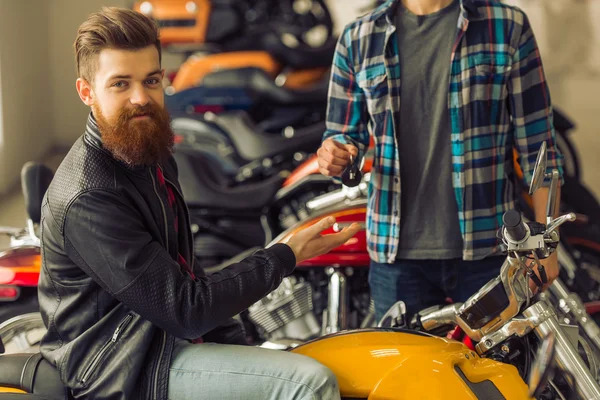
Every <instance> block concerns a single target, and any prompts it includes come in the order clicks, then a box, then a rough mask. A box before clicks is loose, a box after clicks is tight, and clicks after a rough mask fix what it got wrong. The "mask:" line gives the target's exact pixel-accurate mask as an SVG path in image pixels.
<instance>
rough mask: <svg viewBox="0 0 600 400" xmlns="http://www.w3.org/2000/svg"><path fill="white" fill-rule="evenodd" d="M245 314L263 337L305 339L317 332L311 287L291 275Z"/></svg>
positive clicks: (318, 327) (271, 338) (317, 325)
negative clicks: (261, 332) (260, 331)
mask: <svg viewBox="0 0 600 400" xmlns="http://www.w3.org/2000/svg"><path fill="white" fill-rule="evenodd" d="M248 311H249V315H248V316H249V318H250V320H251V321H252V322H254V323H255V324H256V325H257V326H258V327H259V328H260V329H261V330H262V331H264V333H263V335H262V336H263V337H264V338H266V339H267V340H271V341H273V340H280V339H292V340H300V341H305V340H308V339H310V338H313V337H315V336H316V335H318V334H319V332H320V326H319V323H318V322H317V318H316V317H315V315H314V313H313V301H312V288H311V286H310V284H308V283H307V282H304V281H298V279H297V278H296V277H294V276H290V277H288V278H285V279H284V280H283V282H282V283H281V285H279V287H278V288H277V289H275V290H274V291H273V292H271V293H270V294H269V295H268V296H267V297H265V298H264V299H262V300H260V301H259V302H257V303H254V304H253V305H252V306H251V307H250V308H249V309H248Z"/></svg>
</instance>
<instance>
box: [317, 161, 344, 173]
mask: <svg viewBox="0 0 600 400" xmlns="http://www.w3.org/2000/svg"><path fill="white" fill-rule="evenodd" d="M318 163H319V167H320V168H322V169H325V170H327V171H329V172H332V173H334V174H335V173H341V172H342V171H343V170H344V168H345V167H346V166H345V165H335V164H332V163H329V162H327V161H325V160H318Z"/></svg>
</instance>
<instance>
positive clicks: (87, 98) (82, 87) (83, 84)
mask: <svg viewBox="0 0 600 400" xmlns="http://www.w3.org/2000/svg"><path fill="white" fill-rule="evenodd" d="M75 86H77V93H78V94H79V98H80V99H81V101H83V103H84V104H85V105H86V106H91V105H92V104H94V96H93V90H92V85H91V84H90V83H89V82H88V81H86V80H85V79H83V78H78V79H77V82H76V83H75Z"/></svg>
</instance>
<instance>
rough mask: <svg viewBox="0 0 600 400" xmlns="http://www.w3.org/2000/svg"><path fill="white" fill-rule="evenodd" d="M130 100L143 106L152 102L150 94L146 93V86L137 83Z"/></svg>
mask: <svg viewBox="0 0 600 400" xmlns="http://www.w3.org/2000/svg"><path fill="white" fill-rule="evenodd" d="M129 101H130V102H131V104H134V105H139V106H142V107H143V106H145V105H146V104H148V102H150V96H148V93H146V88H144V86H143V85H136V86H134V88H133V91H132V93H131V97H130V99H129Z"/></svg>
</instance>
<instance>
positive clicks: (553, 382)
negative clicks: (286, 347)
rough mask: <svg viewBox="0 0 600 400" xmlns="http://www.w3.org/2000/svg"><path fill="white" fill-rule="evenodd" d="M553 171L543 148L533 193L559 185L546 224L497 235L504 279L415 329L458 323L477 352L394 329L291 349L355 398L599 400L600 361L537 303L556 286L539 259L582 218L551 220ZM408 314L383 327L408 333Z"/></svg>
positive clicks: (515, 221) (391, 315)
mask: <svg viewBox="0 0 600 400" xmlns="http://www.w3.org/2000/svg"><path fill="white" fill-rule="evenodd" d="M545 171H546V146H545V144H544V145H543V146H542V148H541V150H540V153H539V154H538V160H537V164H536V168H535V171H534V180H533V182H532V184H531V188H530V193H531V194H533V192H535V191H536V190H537V189H539V187H540V186H541V185H542V183H543V181H544V179H545V178H546V177H550V178H551V186H550V194H549V200H548V203H549V204H548V218H547V224H538V223H535V222H529V223H526V222H525V221H524V220H523V219H522V217H521V214H520V213H518V212H516V211H508V212H506V213H505V214H504V216H503V222H504V226H503V228H502V229H501V230H500V231H499V234H498V236H499V238H500V239H501V240H502V242H503V244H504V246H505V247H506V251H507V253H508V257H507V259H506V261H505V263H504V265H503V267H502V269H501V272H500V276H499V277H497V278H495V279H493V280H492V281H490V282H489V283H488V284H486V285H485V286H484V287H483V288H482V289H481V290H479V291H478V292H477V293H476V294H474V295H473V296H472V297H471V298H469V299H468V300H467V301H466V302H465V303H464V304H452V305H448V306H445V307H443V308H432V309H428V310H425V311H423V312H420V313H419V314H418V315H417V316H416V318H415V320H414V321H412V324H411V325H412V327H413V328H420V329H421V330H423V331H426V332H428V331H435V330H437V329H440V328H441V327H444V326H455V325H457V326H459V327H460V328H461V329H462V330H463V331H464V332H465V333H466V334H467V335H468V336H469V338H470V339H471V340H472V341H474V342H477V343H478V344H477V346H476V351H472V350H470V349H469V348H468V347H467V346H466V345H465V344H463V343H461V342H457V341H454V340H449V339H446V338H441V337H436V336H433V335H429V334H426V333H421V332H418V331H407V330H402V329H393V328H388V329H366V330H356V331H346V332H341V333H338V334H334V335H330V336H326V337H323V338H319V339H317V340H314V341H312V342H309V343H306V344H303V345H300V346H298V347H296V348H294V349H293V350H291V351H292V352H295V353H299V354H303V355H306V356H309V357H312V358H314V359H316V360H318V361H319V362H321V363H322V364H324V365H326V366H327V367H329V368H330V369H331V370H332V371H333V372H334V373H335V375H336V376H337V378H338V381H339V384H340V391H341V394H342V398H347V399H351V398H352V399H369V400H383V399H417V398H422V399H529V398H531V397H535V398H538V397H540V398H544V399H546V398H562V399H565V398H572V397H574V396H577V397H578V398H582V399H600V387H599V386H598V383H597V380H598V371H597V370H594V371H590V368H589V365H596V363H597V360H595V361H593V362H590V360H586V361H587V362H585V361H584V360H583V359H582V357H581V356H580V354H579V352H578V345H577V343H578V341H579V340H581V338H579V337H578V332H577V327H576V326H575V327H573V326H565V325H561V324H560V323H559V321H558V319H557V316H556V313H555V311H554V309H553V308H552V306H551V305H550V304H549V303H547V302H546V301H545V300H540V301H537V302H534V301H533V299H532V293H531V290H530V289H529V285H528V282H529V279H532V280H534V282H536V284H537V285H538V286H539V287H541V286H543V284H544V283H547V280H546V279H547V277H546V276H545V271H544V269H543V267H541V263H540V261H539V260H540V259H543V258H547V257H548V256H550V254H551V253H552V252H553V251H554V250H555V248H556V247H557V245H558V242H559V235H558V232H557V228H558V227H559V226H560V225H561V224H563V223H564V222H566V221H568V220H573V219H574V217H575V215H574V214H569V215H565V216H562V217H559V218H556V219H553V218H552V215H553V211H554V210H555V207H556V194H557V186H558V171H556V170H555V171H552V173H551V174H548V176H547V175H546V173H545ZM527 259H529V260H530V261H528V260H527ZM531 261H532V262H533V263H532V264H530V262H531ZM535 264H538V265H540V270H541V271H542V272H541V273H540V277H539V278H538V277H537V275H534V274H533V270H532V268H533V267H534V266H535ZM544 280H545V282H544ZM404 315H405V310H404V305H403V304H402V303H401V302H399V303H397V304H396V305H395V306H394V307H392V309H390V311H388V314H386V316H384V318H383V320H382V321H383V324H384V325H385V324H386V323H385V320H388V321H391V322H392V323H391V324H390V323H389V322H388V325H400V326H406V325H407V324H408V322H407V321H403V318H404ZM380 325H382V323H380ZM573 328H574V329H573ZM535 348H537V349H538V353H537V356H536V357H535V361H534V364H535V365H532V361H531V359H532V358H533V355H532V353H533V350H534V349H535ZM554 354H556V358H555V357H554ZM591 356H593V355H591ZM554 360H555V361H556V364H558V368H559V371H557V378H556V379H550V373H551V372H552V371H553V368H552V366H553V362H554ZM526 375H529V376H530V384H529V388H528V385H526V384H525V382H524V379H523V377H525V376H526ZM546 382H549V383H550V386H549V387H546V386H547V385H546Z"/></svg>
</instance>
